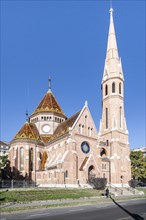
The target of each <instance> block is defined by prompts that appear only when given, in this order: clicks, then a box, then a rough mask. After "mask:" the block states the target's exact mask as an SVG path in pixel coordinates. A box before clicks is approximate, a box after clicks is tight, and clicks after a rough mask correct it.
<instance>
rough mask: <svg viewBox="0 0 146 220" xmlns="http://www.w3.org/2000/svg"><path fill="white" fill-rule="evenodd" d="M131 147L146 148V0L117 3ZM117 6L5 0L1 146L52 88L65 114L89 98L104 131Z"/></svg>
mask: <svg viewBox="0 0 146 220" xmlns="http://www.w3.org/2000/svg"><path fill="white" fill-rule="evenodd" d="M112 4H113V8H114V23H115V30H116V37H117V43H118V49H119V55H120V57H121V58H122V65H123V71H124V77H125V115H126V120H127V127H128V130H129V141H130V147H131V148H136V147H141V146H145V49H146V46H145V37H146V36H145V1H144V0H137V1H130V0H129V1H113V3H112ZM109 8H110V1H104V0H102V1H100V0H98V1H6V0H5V1H1V59H0V60H1V137H0V138H1V140H3V141H11V140H12V138H13V137H14V136H15V134H16V133H17V132H18V130H19V129H20V128H21V126H22V125H23V124H24V123H25V112H26V109H28V112H29V115H30V114H31V113H32V112H33V111H34V109H35V108H36V107H37V105H38V104H39V102H40V101H41V99H42V97H43V96H44V94H45V93H46V92H47V90H48V77H49V76H51V78H52V91H53V93H54V95H55V97H56V99H57V100H58V102H59V104H60V106H61V107H62V109H63V111H64V112H65V114H66V115H67V116H68V117H70V116H71V115H72V114H74V113H76V112H77V111H79V110H80V109H81V108H82V107H83V105H84V103H85V101H86V100H88V105H89V108H90V111H91V114H92V117H93V119H94V121H95V124H96V127H97V129H98V128H99V121H100V118H101V80H102V75H103V68H104V61H105V55H106V47H107V37H108V29H109Z"/></svg>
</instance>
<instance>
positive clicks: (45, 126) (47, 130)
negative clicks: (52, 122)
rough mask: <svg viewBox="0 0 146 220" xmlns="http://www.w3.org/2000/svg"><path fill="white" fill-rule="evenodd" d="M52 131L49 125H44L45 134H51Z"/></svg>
mask: <svg viewBox="0 0 146 220" xmlns="http://www.w3.org/2000/svg"><path fill="white" fill-rule="evenodd" d="M50 130H51V128H50V126H49V125H43V127H42V131H43V132H44V133H49V131H50Z"/></svg>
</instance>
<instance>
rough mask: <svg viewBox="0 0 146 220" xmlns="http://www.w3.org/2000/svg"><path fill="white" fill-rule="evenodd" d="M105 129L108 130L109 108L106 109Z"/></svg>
mask: <svg viewBox="0 0 146 220" xmlns="http://www.w3.org/2000/svg"><path fill="white" fill-rule="evenodd" d="M105 128H106V129H108V108H106V109H105Z"/></svg>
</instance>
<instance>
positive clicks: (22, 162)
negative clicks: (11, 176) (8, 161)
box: [20, 147, 24, 170]
mask: <svg viewBox="0 0 146 220" xmlns="http://www.w3.org/2000/svg"><path fill="white" fill-rule="evenodd" d="M20 170H24V148H23V147H21V148H20Z"/></svg>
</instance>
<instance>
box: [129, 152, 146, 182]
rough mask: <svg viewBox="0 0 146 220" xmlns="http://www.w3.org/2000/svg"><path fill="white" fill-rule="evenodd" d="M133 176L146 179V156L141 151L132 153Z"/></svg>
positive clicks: (141, 179) (142, 179)
mask: <svg viewBox="0 0 146 220" xmlns="http://www.w3.org/2000/svg"><path fill="white" fill-rule="evenodd" d="M130 159H131V169H132V176H133V178H134V179H138V180H140V181H143V182H145V181H146V157H144V155H143V153H142V152H141V151H132V152H131V153H130Z"/></svg>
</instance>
